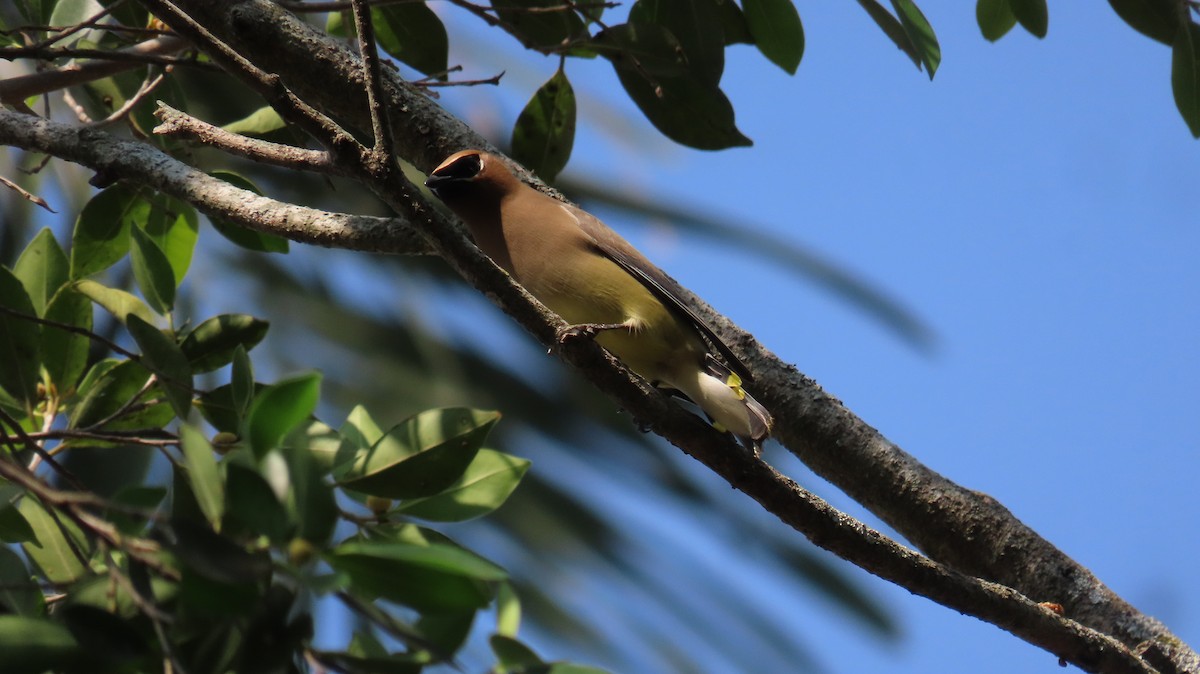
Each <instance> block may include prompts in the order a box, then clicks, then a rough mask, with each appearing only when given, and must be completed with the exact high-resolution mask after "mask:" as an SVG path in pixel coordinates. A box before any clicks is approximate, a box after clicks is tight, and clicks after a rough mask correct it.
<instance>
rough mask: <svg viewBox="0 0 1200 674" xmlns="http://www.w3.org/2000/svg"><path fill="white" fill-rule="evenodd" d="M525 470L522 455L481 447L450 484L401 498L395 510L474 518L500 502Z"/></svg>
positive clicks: (442, 518)
mask: <svg viewBox="0 0 1200 674" xmlns="http://www.w3.org/2000/svg"><path fill="white" fill-rule="evenodd" d="M527 470H529V461H528V460H526V459H521V458H517V457H515V456H512V455H510V454H505V453H503V452H497V451H495V450H492V449H481V450H479V453H478V454H476V455H475V459H474V460H473V461H471V464H470V465H469V466H467V469H466V470H465V471H464V472H463V474H462V477H460V478H459V479H458V480H457V481H455V483H454V484H452V485H450V486H449V487H447V488H446V489H445V490H443V491H442V492H440V493H438V494H435V495H433V496H429V497H426V498H421V499H414V500H411V501H405V502H404V503H402V504H400V506H399V507H398V508H397V511H398V512H402V513H404V514H405V515H408V516H410V517H419V518H421V519H424V520H430V521H433V522H462V521H464V520H469V519H474V518H476V517H480V516H483V515H486V514H487V513H489V512H491V511H493V510H495V509H496V508H499V507H500V506H501V505H503V503H504V502H505V501H506V500H508V497H509V495H511V494H512V493H513V490H515V489H516V488H517V485H518V484H520V482H521V478H522V477H524V475H525V471H527Z"/></svg>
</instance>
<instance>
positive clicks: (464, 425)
mask: <svg viewBox="0 0 1200 674" xmlns="http://www.w3.org/2000/svg"><path fill="white" fill-rule="evenodd" d="M499 419H500V414H499V413H498V412H483V411H478V410H472V409H467V408H462V407H450V408H445V409H437V410H427V411H424V412H421V413H419V414H417V415H415V416H413V417H410V418H409V419H407V420H405V421H404V422H402V423H400V424H398V425H397V426H395V427H394V428H392V429H391V430H390V431H388V432H387V434H386V435H384V436H383V437H382V438H380V440H379V442H377V443H375V444H374V445H373V446H372V447H371V448H370V449H369V450H367V451H360V452H358V453H357V455H356V456H355V458H354V461H353V462H352V463H349V464H348V465H346V466H344V467H343V468H342V470H340V471H339V474H338V479H339V483H340V484H341V486H343V487H345V488H347V489H353V490H355V491H360V492H363V493H364V494H370V495H372V496H383V497H386V498H419V497H422V496H432V495H433V494H436V493H438V492H440V491H442V490H444V489H446V488H447V487H449V486H450V485H452V484H454V483H455V482H456V481H458V480H459V478H460V477H461V476H462V474H463V472H464V471H465V470H466V468H467V466H468V465H470V463H471V461H472V460H473V459H474V458H475V455H476V454H477V453H478V452H479V448H480V446H481V445H482V444H483V441H484V439H485V438H487V434H488V431H490V430H491V429H492V426H493V425H495V423H496V422H497V421H498V420H499Z"/></svg>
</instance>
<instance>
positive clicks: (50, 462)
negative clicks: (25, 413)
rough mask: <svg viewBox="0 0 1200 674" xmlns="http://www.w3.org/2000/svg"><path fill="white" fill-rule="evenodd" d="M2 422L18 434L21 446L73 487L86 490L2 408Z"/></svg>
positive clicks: (0, 417)
mask: <svg viewBox="0 0 1200 674" xmlns="http://www.w3.org/2000/svg"><path fill="white" fill-rule="evenodd" d="M0 421H3V422H4V423H6V424H8V425H9V427H10V428H12V430H13V433H14V434H16V437H17V439H19V440H20V441H21V444H23V445H25V447H26V448H27V449H29V451H31V452H33V453H34V454H36V455H37V456H39V457H41V459H42V461H45V462H46V465H47V466H50V468H51V469H53V470H54V471H55V472H56V473H58V475H59V476H60V477H62V478H63V479H64V480H66V481H67V482H69V483H70V484H71V486H72V487H74V488H76V489H79V490H81V491H82V490H83V489H84V487H83V483H82V482H80V481H79V478H77V477H75V475H74V474H73V473H72V472H71V471H69V470H67V469H66V468H64V467H63V465H62V464H60V463H59V462H58V461H56V460H55V459H54V457H53V456H50V453H49V452H47V451H46V449H45V448H44V447H42V446H41V444H39V443H38V442H36V441H35V440H34V439H33V438H31V437H29V433H27V432H25V429H24V428H22V427H21V423H20V422H19V421H17V420H16V419H14V418H12V416H10V415H9V413H8V412H6V411H4V408H2V407H0ZM0 460H3V459H0ZM22 468H24V466H22Z"/></svg>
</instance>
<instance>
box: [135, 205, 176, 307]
mask: <svg viewBox="0 0 1200 674" xmlns="http://www.w3.org/2000/svg"><path fill="white" fill-rule="evenodd" d="M131 235H132V236H131V240H132V242H133V247H132V250H131V254H130V259H131V260H132V262H133V277H134V279H135V280H137V284H138V288H140V289H141V291H142V297H145V298H146V302H147V303H149V305H150V306H151V307H152V308H153V309H154V310H155V311H157V312H158V313H160V314H163V315H166V314H169V313H171V309H173V308H174V306H175V272H174V271H173V270H172V269H171V263H170V261H168V260H167V256H166V254H165V253H163V252H162V250H161V249H159V247H158V244H156V243H154V241H153V240H152V239H151V238H150V236H149V235H147V234H146V233H145V232H144V231H142V228H141V227H134V228H133V229H132V230H131Z"/></svg>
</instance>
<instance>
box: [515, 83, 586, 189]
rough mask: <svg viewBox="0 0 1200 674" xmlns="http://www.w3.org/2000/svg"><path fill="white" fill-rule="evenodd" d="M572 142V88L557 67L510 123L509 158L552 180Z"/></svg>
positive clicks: (573, 92) (565, 163)
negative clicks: (511, 128)
mask: <svg viewBox="0 0 1200 674" xmlns="http://www.w3.org/2000/svg"><path fill="white" fill-rule="evenodd" d="M574 144H575V91H574V90H573V89H572V88H571V82H570V81H569V80H567V75H566V73H564V72H563V71H562V69H561V68H560V69H559V70H558V71H557V72H556V73H554V76H553V77H551V78H550V79H549V80H547V81H546V83H545V84H543V85H542V86H541V87H540V88H539V89H538V90H537V93H535V94H534V95H533V98H531V99H530V100H529V103H528V104H527V105H526V106H525V109H524V110H522V111H521V114H520V116H518V117H517V123H516V125H515V126H513V137H512V151H513V158H514V159H516V160H517V161H518V162H520V163H522V164H524V165H525V167H526V168H528V169H530V170H531V171H533V172H534V173H537V174H538V176H540V177H541V179H542V180H545V181H547V182H549V181H553V180H554V178H555V177H556V176H557V175H558V173H559V171H562V170H563V167H565V166H566V165H567V160H568V159H569V158H570V157H571V148H572V146H574Z"/></svg>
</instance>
